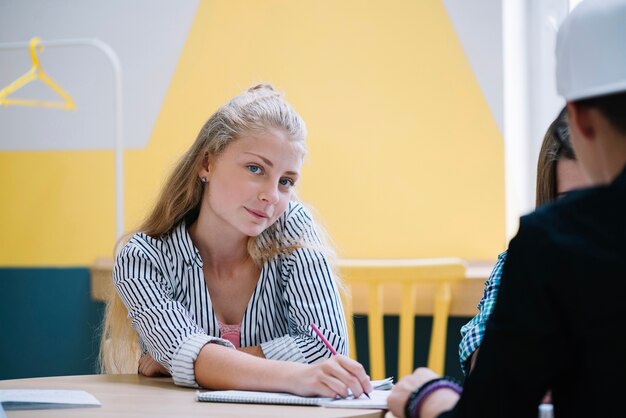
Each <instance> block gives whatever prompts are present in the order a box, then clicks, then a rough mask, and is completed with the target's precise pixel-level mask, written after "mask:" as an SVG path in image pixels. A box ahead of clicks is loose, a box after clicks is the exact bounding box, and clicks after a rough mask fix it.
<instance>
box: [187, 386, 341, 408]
mask: <svg viewBox="0 0 626 418" xmlns="http://www.w3.org/2000/svg"><path fill="white" fill-rule="evenodd" d="M196 400H197V401H204V402H228V403H256V404H272V405H310V406H320V405H322V404H324V403H325V402H330V401H332V400H333V398H321V397H316V398H309V397H304V396H298V395H292V394H290V393H277V392H255V391H251V390H213V391H210V392H200V391H196Z"/></svg>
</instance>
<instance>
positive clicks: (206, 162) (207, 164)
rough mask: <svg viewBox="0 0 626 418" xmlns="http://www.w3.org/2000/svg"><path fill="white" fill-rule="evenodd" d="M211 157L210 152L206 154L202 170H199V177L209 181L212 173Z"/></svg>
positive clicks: (201, 164) (201, 165) (201, 166)
mask: <svg viewBox="0 0 626 418" xmlns="http://www.w3.org/2000/svg"><path fill="white" fill-rule="evenodd" d="M210 166H211V157H210V155H209V153H208V152H205V153H204V158H202V162H201V163H200V169H199V170H198V177H199V178H200V179H202V178H203V177H204V178H205V179H207V180H208V178H209V173H210V171H211V169H210Z"/></svg>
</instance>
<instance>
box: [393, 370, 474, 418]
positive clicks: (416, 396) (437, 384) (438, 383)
mask: <svg viewBox="0 0 626 418" xmlns="http://www.w3.org/2000/svg"><path fill="white" fill-rule="evenodd" d="M439 389H452V390H453V391H455V392H456V393H457V394H459V395H460V394H461V393H463V387H462V386H461V385H460V384H459V383H457V381H456V380H455V379H453V378H451V377H439V378H437V379H432V380H429V381H428V382H426V383H424V384H423V385H422V386H420V387H419V388H418V389H416V390H415V391H414V392H413V393H411V396H410V397H409V400H408V401H407V403H406V406H405V407H404V415H405V416H406V418H419V410H420V407H421V406H422V403H423V402H424V399H426V397H427V396H428V395H430V394H431V393H433V392H434V391H436V390H439Z"/></svg>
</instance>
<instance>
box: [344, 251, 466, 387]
mask: <svg viewBox="0 0 626 418" xmlns="http://www.w3.org/2000/svg"><path fill="white" fill-rule="evenodd" d="M339 271H340V274H341V277H342V279H343V281H344V283H345V284H346V285H347V286H348V288H350V289H351V290H352V288H353V287H354V286H355V285H365V286H366V288H367V311H366V313H367V316H368V333H369V354H370V374H371V378H372V379H375V380H378V379H383V378H385V377H386V376H385V350H384V339H383V292H384V290H383V289H384V288H389V287H390V286H389V285H395V287H396V288H398V286H399V288H400V295H401V296H400V299H401V304H400V309H399V311H397V312H399V313H400V341H399V350H400V352H399V355H398V374H399V376H398V377H403V376H406V375H408V374H410V373H412V372H413V351H414V350H413V339H414V320H415V298H416V292H417V288H418V286H420V285H422V284H425V283H427V284H430V285H435V287H436V291H435V296H434V304H433V307H434V308H433V327H432V334H431V338H430V348H429V352H428V367H429V368H431V369H433V370H434V371H435V372H437V373H439V374H443V371H444V361H445V349H446V330H447V327H448V316H449V313H450V302H451V292H450V286H451V283H452V282H455V281H460V280H464V279H465V263H464V261H463V260H461V259H458V258H435V259H401V260H367V259H364V260H347V259H344V260H340V261H339ZM346 299H347V300H346V301H345V304H344V306H345V310H346V318H347V319H348V338H349V341H350V356H351V357H352V358H356V343H355V339H354V326H353V321H352V315H353V313H354V311H353V303H352V302H353V301H352V300H351V298H346ZM359 313H361V312H359Z"/></svg>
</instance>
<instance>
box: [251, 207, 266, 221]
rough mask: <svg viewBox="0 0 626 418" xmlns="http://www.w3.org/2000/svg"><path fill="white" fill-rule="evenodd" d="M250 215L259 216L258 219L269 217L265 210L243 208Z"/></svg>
mask: <svg viewBox="0 0 626 418" xmlns="http://www.w3.org/2000/svg"><path fill="white" fill-rule="evenodd" d="M245 209H246V210H247V211H248V212H249V213H250V214H251V215H252V216H254V217H256V218H259V219H263V218H269V216H267V214H266V213H265V212H262V211H257V210H254V209H248V208H245Z"/></svg>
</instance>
